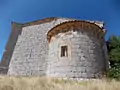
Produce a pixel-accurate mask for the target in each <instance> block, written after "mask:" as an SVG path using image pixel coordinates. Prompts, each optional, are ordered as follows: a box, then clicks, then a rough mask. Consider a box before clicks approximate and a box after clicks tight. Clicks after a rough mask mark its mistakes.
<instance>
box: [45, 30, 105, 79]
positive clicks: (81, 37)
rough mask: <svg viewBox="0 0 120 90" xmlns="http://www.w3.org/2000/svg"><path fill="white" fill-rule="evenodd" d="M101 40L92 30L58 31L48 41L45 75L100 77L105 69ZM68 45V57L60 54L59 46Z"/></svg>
mask: <svg viewBox="0 0 120 90" xmlns="http://www.w3.org/2000/svg"><path fill="white" fill-rule="evenodd" d="M102 43H103V42H102V40H100V39H98V38H96V37H95V36H94V34H93V33H92V30H76V31H69V32H66V33H59V34H58V35H55V36H53V37H52V38H51V41H50V43H49V58H48V68H47V75H48V76H54V77H63V78H66V77H67V78H101V77H102V76H103V75H104V72H105V70H106V65H105V62H106V60H105V58H104V56H103V51H102V49H101V48H102V47H103V46H102ZM64 45H67V46H68V57H61V56H60V53H61V51H60V49H61V46H64Z"/></svg>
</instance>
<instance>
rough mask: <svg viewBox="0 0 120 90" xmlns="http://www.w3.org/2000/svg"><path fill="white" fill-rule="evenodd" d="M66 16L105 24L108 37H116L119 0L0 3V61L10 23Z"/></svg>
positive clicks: (6, 0)
mask: <svg viewBox="0 0 120 90" xmlns="http://www.w3.org/2000/svg"><path fill="white" fill-rule="evenodd" d="M46 17H68V18H76V19H82V20H100V21H103V22H105V28H106V29H107V35H106V39H108V37H109V35H111V34H114V35H117V36H118V35H120V0H0V58H1V57H2V54H3V51H4V48H5V45H6V42H7V40H8V37H9V35H10V31H11V21H15V22H21V23H23V22H29V21H33V20H38V19H42V18H46Z"/></svg>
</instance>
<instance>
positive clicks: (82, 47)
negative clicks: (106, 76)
mask: <svg viewBox="0 0 120 90" xmlns="http://www.w3.org/2000/svg"><path fill="white" fill-rule="evenodd" d="M72 20H73V19H64V18H51V19H44V20H43V21H36V22H33V23H25V24H17V23H13V24H12V33H11V35H10V38H9V40H8V43H7V45H6V50H5V53H4V55H3V58H2V62H1V65H0V73H1V74H8V75H27V76H31V75H32V76H53V77H58V78H61V77H62V78H76V79H77V78H78V79H81V78H98V77H99V78H100V77H102V75H103V73H104V71H105V70H106V68H107V67H108V66H107V63H108V62H107V59H106V46H105V42H104V39H103V38H102V39H101V38H99V37H98V36H97V35H98V34H96V35H94V33H95V32H93V31H92V30H91V31H90V30H84V29H81V28H79V30H75V29H74V28H71V27H69V29H70V30H68V31H66V32H64V33H61V32H59V33H58V32H57V33H58V34H57V35H55V36H52V37H51V40H50V42H48V41H47V33H48V32H49V31H50V30H51V29H52V28H53V27H56V25H58V24H60V23H62V22H66V21H72ZM81 26H82V25H81ZM87 27H89V26H87ZM53 33H54V32H53ZM61 46H68V57H61Z"/></svg>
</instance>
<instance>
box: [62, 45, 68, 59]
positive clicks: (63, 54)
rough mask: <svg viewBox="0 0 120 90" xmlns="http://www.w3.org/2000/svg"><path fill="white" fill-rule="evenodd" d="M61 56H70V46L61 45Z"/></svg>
mask: <svg viewBox="0 0 120 90" xmlns="http://www.w3.org/2000/svg"><path fill="white" fill-rule="evenodd" d="M61 57H68V46H61Z"/></svg>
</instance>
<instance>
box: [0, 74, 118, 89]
mask: <svg viewBox="0 0 120 90" xmlns="http://www.w3.org/2000/svg"><path fill="white" fill-rule="evenodd" d="M0 90H120V82H117V81H115V80H113V81H106V80H96V81H95V80H94V81H92V80H91V81H80V82H75V81H66V80H57V79H53V78H44V77H8V76H0Z"/></svg>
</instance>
